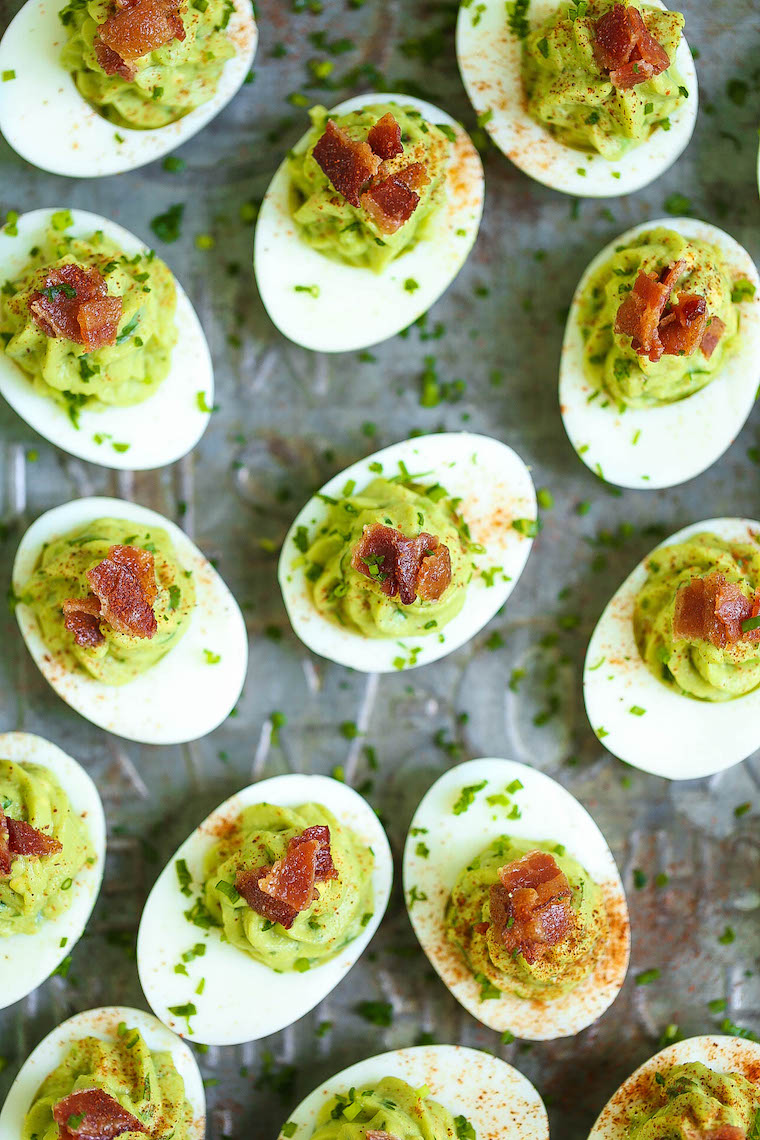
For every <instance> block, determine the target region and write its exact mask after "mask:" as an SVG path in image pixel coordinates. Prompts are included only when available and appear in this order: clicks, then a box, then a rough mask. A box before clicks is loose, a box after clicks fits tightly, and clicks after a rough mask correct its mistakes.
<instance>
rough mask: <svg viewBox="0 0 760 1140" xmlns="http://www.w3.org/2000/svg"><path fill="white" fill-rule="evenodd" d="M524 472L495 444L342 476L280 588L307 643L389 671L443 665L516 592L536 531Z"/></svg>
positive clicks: (486, 441)
mask: <svg viewBox="0 0 760 1140" xmlns="http://www.w3.org/2000/svg"><path fill="white" fill-rule="evenodd" d="M537 525H538V524H537V521H536V496H535V492H534V489H533V483H532V481H531V478H530V474H529V473H528V469H527V467H526V466H525V464H524V463H523V461H522V460H521V459H520V457H519V456H518V455H517V454H516V453H515V452H514V451H512V449H511V448H510V447H507V446H506V445H505V444H503V443H500V442H499V441H498V440H496V439H491V438H490V437H489V436H483V435H474V434H472V433H470V432H445V433H442V434H440V435H427V436H421V437H420V438H418V439H407V440H403V441H402V442H401V443H395V444H392V446H390V447H386V448H384V449H383V450H382V451H378V452H376V453H375V454H374V455H368V456H367V457H366V458H365V459H360V460H359V461H358V462H357V463H354V464H352V466H351V467H348V468H346V470H345V471H343V472H341V473H340V474H339V475H335V476H334V477H333V478H332V479H330V481H329V482H328V483H326V484H325V486H324V487H323V488H322V490H321V491H319V492H318V493H317V494H316V495H315V496H314V498H312V499H310V500H309V502H308V503H307V504H306V506H305V507H304V508H303V510H302V511H300V512H299V514H298V515H297V517H296V519H295V522H294V523H293V525H292V526H291V528H290V530H289V532H288V534H287V536H286V538H285V542H284V543H283V547H282V553H281V555H280V564H279V579H280V587H281V589H282V595H283V598H284V600H285V606H286V609H287V611H288V616H289V617H290V620H291V622H292V623H293V628H294V630H295V632H296V633H297V634H298V636H299V637H300V638H301V640H302V641H303V642H304V643H305V644H306V645H307V646H308V647H309V649H312V650H314V652H315V653H319V654H320V655H321V656H322V657H328V658H330V659H331V660H333V661H337V662H338V663H339V664H341V665H348V666H350V667H351V668H354V669H360V670H362V671H363V672H365V673H389V672H393V671H394V670H397V669H409V668H413V667H414V666H416V665H427V664H428V663H429V662H431V661H437V660H438V659H439V658H440V657H444V656H446V654H447V653H451V652H452V651H453V650H454V649H458V648H459V646H460V645H463V644H464V643H465V642H466V641H469V640H470V638H472V637H474V636H475V634H476V633H478V631H479V630H480V629H482V627H483V626H484V625H485V624H486V622H488V621H490V620H491V618H492V617H493V616H494V614H495V613H496V612H497V611H498V610H499V609H501V607H502V606H503V605H504V603H505V601H506V600H507V598H508V597H509V595H510V594H511V592H512V590H513V589H514V587H515V584H516V583H517V580H518V578H519V577H520V574H521V573H522V570H523V567H524V566H525V562H526V560H527V558H528V555H529V553H530V549H531V546H532V539H533V535H535V533H536V531H537Z"/></svg>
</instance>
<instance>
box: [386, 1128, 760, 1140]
mask: <svg viewBox="0 0 760 1140" xmlns="http://www.w3.org/2000/svg"><path fill="white" fill-rule="evenodd" d="M367 1136H369V1133H367ZM694 1140H747V1133H746V1131H745V1130H744V1129H743V1128H740V1127H739V1125H738V1124H719V1125H718V1127H717V1128H708V1129H707V1131H702V1132H697V1133H695V1136H694Z"/></svg>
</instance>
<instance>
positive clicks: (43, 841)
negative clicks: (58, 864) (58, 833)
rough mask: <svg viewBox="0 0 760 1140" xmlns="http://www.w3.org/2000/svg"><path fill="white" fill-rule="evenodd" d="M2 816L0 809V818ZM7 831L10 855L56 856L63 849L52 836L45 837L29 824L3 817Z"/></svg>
mask: <svg viewBox="0 0 760 1140" xmlns="http://www.w3.org/2000/svg"><path fill="white" fill-rule="evenodd" d="M2 815H3V812H2V809H1V808H0V816H2ZM4 818H5V825H6V827H7V829H8V848H9V850H10V852H11V854H12V855H39V856H43V855H57V854H58V852H59V851H63V847H62V846H61V844H60V843H59V842H58V840H57V839H54V838H53V836H52V835H45V833H44V832H43V831H38V830H37V828H36V827H32V825H31V824H30V823H24V821H23V820H21V819H11V817H10V816H9V815H7V816H4Z"/></svg>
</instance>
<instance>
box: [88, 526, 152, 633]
mask: <svg viewBox="0 0 760 1140" xmlns="http://www.w3.org/2000/svg"><path fill="white" fill-rule="evenodd" d="M87 581H88V582H89V583H90V585H91V586H92V589H93V592H94V593H95V594H96V595H97V597H98V599H99V600H100V613H101V620H102V621H105V622H107V623H108V624H109V625H110V626H111V628H112V629H115V630H116V632H117V633H124V634H128V635H129V636H130V637H146V638H148V637H153V635H154V634H155V632H156V630H157V628H158V625H157V623H156V617H155V614H154V613H153V603H154V602H155V600H156V596H157V593H158V589H157V586H156V571H155V565H154V562H153V555H152V554H151V553H150V551H148V550H140V549H139V548H138V547H136V546H112V547H111V549H110V550H109V551H108V557H107V558H104V559H103V561H102V562H99V563H98V565H97V566H93V567H92V569H91V570H88V571H87Z"/></svg>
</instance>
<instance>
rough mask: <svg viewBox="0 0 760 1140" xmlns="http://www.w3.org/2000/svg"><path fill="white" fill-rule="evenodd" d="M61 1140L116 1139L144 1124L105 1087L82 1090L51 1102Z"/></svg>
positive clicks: (139, 1128) (141, 1128) (144, 1130)
mask: <svg viewBox="0 0 760 1140" xmlns="http://www.w3.org/2000/svg"><path fill="white" fill-rule="evenodd" d="M53 1119H54V1120H55V1122H56V1124H57V1125H58V1135H59V1137H60V1140H115V1137H117V1136H121V1135H123V1134H124V1133H125V1132H143V1133H146V1134H147V1132H148V1129H147V1127H146V1126H145V1125H144V1124H143V1123H142V1121H141V1120H138V1119H137V1117H136V1116H134V1115H133V1114H132V1113H131V1112H128V1111H127V1109H126V1108H123V1107H122V1105H121V1104H120V1103H119V1101H118V1100H117V1099H116V1097H113V1096H111V1095H110V1094H109V1093H107V1092H106V1091H105V1090H104V1089H97V1088H95V1089H82V1090H80V1091H78V1092H73V1093H70V1094H69V1095H68V1096H65V1097H64V1098H63V1099H62V1100H59V1101H57V1102H56V1103H55V1104H54V1105H53Z"/></svg>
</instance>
